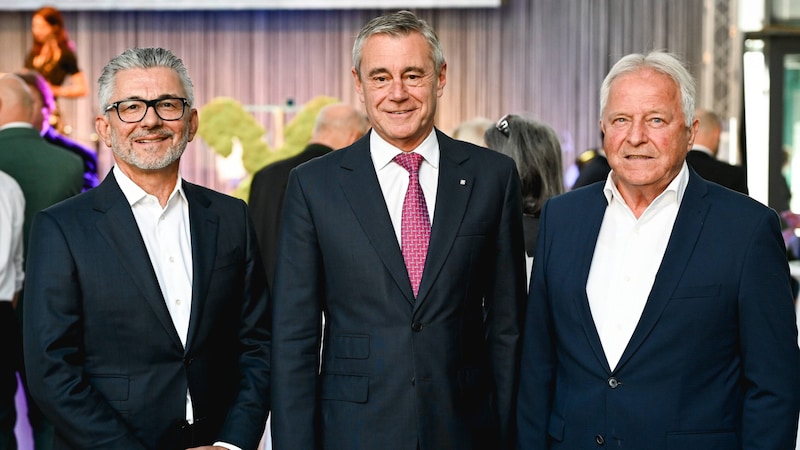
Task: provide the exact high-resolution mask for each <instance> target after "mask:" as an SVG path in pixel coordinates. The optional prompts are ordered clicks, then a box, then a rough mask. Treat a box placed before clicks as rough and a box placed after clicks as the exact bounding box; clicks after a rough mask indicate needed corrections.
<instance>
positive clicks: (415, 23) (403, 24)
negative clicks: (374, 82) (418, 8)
mask: <svg viewBox="0 0 800 450" xmlns="http://www.w3.org/2000/svg"><path fill="white" fill-rule="evenodd" d="M411 33H420V34H421V35H422V37H424V38H425V40H426V41H427V42H428V47H430V50H431V57H432V58H433V67H434V71H435V72H436V75H437V76H438V75H439V74H440V73H441V70H442V66H444V63H445V61H444V52H443V51H442V45H441V43H439V37H438V36H436V32H435V31H433V28H431V26H430V25H428V22H425V21H424V20H422V19H420V18H419V17H417V16H416V15H415V14H414V13H412V12H410V11H398V12H396V13H392V14H387V15H384V16H380V17H376V18H374V19H372V20H370V21H369V23H367V24H366V25H364V28H362V29H361V31H360V32H359V33H358V36H356V41H355V43H354V44H353V66H354V67H355V68H356V73H357V74H358V77H359V78H361V49H362V48H363V47H364V43H365V42H366V41H367V39H368V38H369V37H371V36H374V35H376V34H387V35H389V36H393V37H399V36H408V35H409V34H411Z"/></svg>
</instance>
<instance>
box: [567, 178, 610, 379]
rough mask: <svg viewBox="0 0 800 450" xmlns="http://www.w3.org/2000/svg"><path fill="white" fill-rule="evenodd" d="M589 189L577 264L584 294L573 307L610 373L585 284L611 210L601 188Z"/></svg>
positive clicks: (577, 297) (596, 352)
mask: <svg viewBox="0 0 800 450" xmlns="http://www.w3.org/2000/svg"><path fill="white" fill-rule="evenodd" d="M587 189H594V190H595V192H594V193H593V194H594V195H593V196H592V198H591V199H590V200H589V202H587V204H586V207H585V208H582V209H581V211H582V213H581V214H582V218H581V224H580V225H579V229H580V230H581V233H583V232H584V230H585V234H580V235H578V236H577V239H576V242H586V243H587V245H586V246H585V247H584V248H585V249H586V251H585V252H584V253H583V254H582V255H580V258H579V259H578V260H576V261H575V268H576V272H575V273H576V274H577V277H576V279H577V280H579V283H577V286H581V289H580V291H581V293H580V295H576V296H575V297H574V298H575V303H576V304H575V305H574V306H575V310H576V311H577V312H578V315H579V316H580V319H581V320H580V321H581V324H582V325H583V332H584V333H585V334H586V339H587V340H588V341H589V345H590V347H591V348H592V352H594V355H595V357H596V358H597V360H598V361H599V362H600V363H601V364H602V365H603V367H605V368H606V370H607V371H608V372H610V371H611V370H610V368H609V366H608V360H607V358H606V354H605V351H604V350H603V344H602V343H601V342H600V335H599V334H598V332H597V327H596V326H595V323H594V318H593V317H592V310H591V308H590V307H589V297H588V296H587V295H586V284H587V282H588V281H589V270H590V269H591V267H592V258H593V257H594V248H595V246H596V245H597V237H598V236H599V234H600V226H601V225H602V224H603V216H604V215H605V211H606V208H607V207H608V201H607V200H606V197H605V195H604V194H603V187H602V186H597V187H595V188H587Z"/></svg>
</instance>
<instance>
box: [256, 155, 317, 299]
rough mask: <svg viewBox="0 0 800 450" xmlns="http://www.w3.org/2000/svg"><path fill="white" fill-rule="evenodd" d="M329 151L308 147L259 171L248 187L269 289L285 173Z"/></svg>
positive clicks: (286, 178) (285, 179) (273, 267)
mask: <svg viewBox="0 0 800 450" xmlns="http://www.w3.org/2000/svg"><path fill="white" fill-rule="evenodd" d="M331 150H332V149H331V148H330V147H327V146H325V145H322V144H309V145H308V146H307V147H306V148H305V149H303V151H302V152H300V153H299V154H297V155H294V156H292V157H291V158H287V159H284V160H281V161H276V162H274V163H272V164H269V165H267V166H265V167H263V168H262V169H261V170H259V171H258V172H256V174H255V175H253V181H252V183H251V184H250V199H249V201H248V205H249V206H250V214H251V215H252V216H253V225H254V226H255V227H256V236H258V242H259V247H260V249H261V257H262V259H263V260H264V268H265V269H266V271H267V281H268V282H269V285H270V286H273V285H274V284H275V261H276V259H277V257H278V226H279V225H280V219H281V210H282V209H283V196H284V194H285V193H286V184H287V183H288V182H289V172H290V171H291V170H292V169H294V168H295V167H297V166H299V165H300V164H302V163H304V162H306V161H308V160H310V159H312V158H316V157H317V156H322V155H324V154H326V153H328V152H330V151H331Z"/></svg>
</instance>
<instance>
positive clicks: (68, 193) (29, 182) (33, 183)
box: [0, 74, 83, 449]
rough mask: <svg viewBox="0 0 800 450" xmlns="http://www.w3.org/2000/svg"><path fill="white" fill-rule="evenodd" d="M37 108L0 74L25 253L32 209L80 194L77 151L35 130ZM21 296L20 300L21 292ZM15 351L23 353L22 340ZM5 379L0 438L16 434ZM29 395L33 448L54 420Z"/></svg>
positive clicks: (8, 165)
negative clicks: (19, 193)
mask: <svg viewBox="0 0 800 450" xmlns="http://www.w3.org/2000/svg"><path fill="white" fill-rule="evenodd" d="M36 112H37V111H35V110H34V100H33V96H32V94H31V92H30V89H29V88H28V86H27V85H26V84H25V82H24V81H22V79H20V78H19V77H17V76H16V75H10V74H7V75H4V76H3V77H2V78H0V171H2V172H5V173H7V174H8V175H10V176H11V177H12V178H14V180H15V181H16V182H17V184H19V186H20V188H21V189H22V193H23V196H24V197H25V214H24V219H23V227H22V230H23V242H24V245H23V253H24V254H25V255H27V250H28V232H29V231H30V227H31V221H32V220H33V216H34V214H36V213H37V212H39V211H40V210H42V209H44V208H46V207H48V206H50V205H52V204H55V203H58V202H60V201H61V200H64V199H66V198H68V197H72V196H73V195H75V194H78V193H79V192H81V188H82V186H83V162H82V161H81V159H80V158H79V157H77V156H76V155H74V154H71V153H68V152H65V151H64V150H62V149H61V148H59V147H56V146H55V145H52V144H49V143H47V142H46V141H45V140H44V138H42V137H41V136H40V135H39V130H38V129H34V127H33V125H32V124H31V121H32V119H33V117H34V115H35V113H36ZM19 298H20V300H21V299H22V295H20V296H19ZM16 310H17V311H22V309H21V307H20V305H17V306H16ZM17 315H19V313H18V314H17ZM7 344H8V343H7V342H3V343H0V345H7ZM19 351H20V353H21V352H22V345H21V343H20V345H19ZM0 365H2V366H4V367H6V368H8V369H11V368H13V369H14V371H16V372H19V371H22V366H21V365H20V364H19V363H15V362H14V361H0ZM23 380H24V377H23ZM4 384H5V385H4V386H2V387H0V389H2V390H4V391H5V392H12V395H11V396H10V399H11V402H10V404H8V403H7V402H3V403H2V404H0V423H2V424H9V425H10V427H1V428H2V429H0V442H2V441H3V440H4V439H10V438H13V437H14V421H15V418H16V412H15V411H16V410H15V406H14V401H13V400H14V396H13V392H15V391H16V388H17V382H16V379H15V378H13V377H12V378H8V381H7V382H6V383H4ZM4 398H8V397H6V396H4ZM28 398H29V401H28V418H29V419H30V422H31V427H32V428H33V436H34V442H35V445H36V449H46V448H51V447H52V439H53V427H52V424H50V423H49V422H48V421H46V420H45V419H44V417H43V416H42V415H41V413H40V412H39V410H38V408H36V407H35V405H34V404H32V402H31V401H30V397H28ZM9 434H10V437H9ZM1 447H2V445H0V448H1Z"/></svg>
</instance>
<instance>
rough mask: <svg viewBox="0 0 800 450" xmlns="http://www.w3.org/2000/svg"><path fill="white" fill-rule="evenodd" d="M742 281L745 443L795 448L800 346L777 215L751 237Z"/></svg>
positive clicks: (769, 215)
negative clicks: (799, 344)
mask: <svg viewBox="0 0 800 450" xmlns="http://www.w3.org/2000/svg"><path fill="white" fill-rule="evenodd" d="M743 238H745V239H748V240H749V243H748V244H747V248H748V250H747V255H746V257H745V266H744V267H743V270H742V273H741V278H740V280H739V293H740V294H739V336H740V341H741V343H740V345H741V356H742V372H743V375H744V376H743V380H742V382H743V386H744V389H745V392H744V404H743V411H742V448H743V449H769V448H771V449H775V448H794V446H795V444H796V442H795V436H796V431H797V420H798V411H799V410H800V349H798V345H797V325H796V322H795V313H794V304H793V301H792V294H791V285H790V283H789V281H790V280H789V277H790V274H789V270H788V266H787V262H786V256H785V253H784V252H785V249H784V246H783V240H782V238H781V234H780V225H779V222H778V217H777V215H776V214H774V213H773V212H771V211H770V212H769V213H767V214H765V218H764V219H763V220H761V221H760V222H759V224H758V227H757V228H756V229H754V230H753V232H752V233H751V234H750V235H749V236H743Z"/></svg>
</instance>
